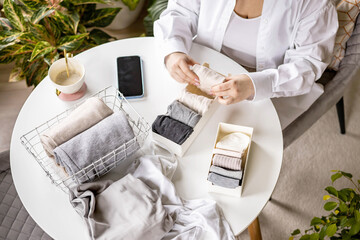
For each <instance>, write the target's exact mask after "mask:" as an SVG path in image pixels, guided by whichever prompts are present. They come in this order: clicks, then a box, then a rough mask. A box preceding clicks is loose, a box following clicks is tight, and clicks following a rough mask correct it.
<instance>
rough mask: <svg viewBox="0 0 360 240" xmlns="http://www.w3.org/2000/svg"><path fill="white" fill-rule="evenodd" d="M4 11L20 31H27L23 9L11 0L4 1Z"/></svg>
mask: <svg viewBox="0 0 360 240" xmlns="http://www.w3.org/2000/svg"><path fill="white" fill-rule="evenodd" d="M4 13H5V16H6V18H7V19H8V20H9V21H10V23H11V25H12V26H13V27H14V28H16V29H17V30H19V31H22V32H23V31H25V29H26V26H25V20H24V16H23V15H22V13H21V9H20V7H19V6H17V5H16V3H14V2H13V1H11V0H5V1H4Z"/></svg>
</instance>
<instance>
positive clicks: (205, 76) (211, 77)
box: [192, 64, 225, 95]
mask: <svg viewBox="0 0 360 240" xmlns="http://www.w3.org/2000/svg"><path fill="white" fill-rule="evenodd" d="M192 70H193V71H194V72H195V73H196V75H198V77H199V80H200V85H199V86H198V88H200V89H201V91H203V92H205V93H207V94H209V95H210V94H211V87H212V86H215V85H218V84H220V83H223V82H224V80H225V77H224V76H223V75H221V74H219V73H217V72H216V71H214V70H212V69H210V68H207V67H205V66H201V65H199V64H195V65H194V66H192Z"/></svg>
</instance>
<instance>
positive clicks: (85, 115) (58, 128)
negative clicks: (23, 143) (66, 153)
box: [40, 97, 113, 157]
mask: <svg viewBox="0 0 360 240" xmlns="http://www.w3.org/2000/svg"><path fill="white" fill-rule="evenodd" d="M112 113H113V111H112V110H111V109H110V108H109V107H108V106H107V105H106V104H105V103H104V102H103V101H102V100H101V99H99V98H97V97H91V98H89V99H87V100H86V101H85V102H84V103H83V104H81V105H80V106H79V107H77V108H76V109H74V110H73V111H72V112H71V113H70V114H69V116H67V117H66V118H65V119H64V120H63V121H61V122H60V123H59V124H57V125H54V126H53V127H52V128H50V129H49V130H47V131H45V132H44V133H43V134H42V135H41V136H40V142H41V143H42V145H43V147H44V150H45V153H46V154H47V155H48V156H49V157H53V156H54V153H53V150H54V149H55V148H56V147H57V146H59V145H61V144H63V143H64V142H66V141H68V140H69V139H71V138H73V137H74V136H76V135H78V134H79V133H81V132H83V131H85V130H86V129H88V128H90V127H92V126H94V125H95V124H96V123H98V122H100V121H101V120H102V119H104V118H106V117H107V116H109V115H111V114H112Z"/></svg>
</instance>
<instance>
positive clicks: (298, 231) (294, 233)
mask: <svg viewBox="0 0 360 240" xmlns="http://www.w3.org/2000/svg"><path fill="white" fill-rule="evenodd" d="M298 234H300V229H295V230H294V231H293V232H292V233H291V236H295V235H298Z"/></svg>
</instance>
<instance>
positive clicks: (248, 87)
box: [211, 74, 255, 105]
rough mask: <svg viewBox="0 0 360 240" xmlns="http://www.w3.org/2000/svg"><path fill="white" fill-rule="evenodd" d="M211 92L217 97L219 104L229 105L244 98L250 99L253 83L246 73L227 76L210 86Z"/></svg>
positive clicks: (253, 91)
mask: <svg viewBox="0 0 360 240" xmlns="http://www.w3.org/2000/svg"><path fill="white" fill-rule="evenodd" d="M211 90H212V94H213V95H214V96H217V97H218V101H219V103H221V104H224V105H229V104H233V103H237V102H240V101H242V100H245V99H252V98H253V96H254V94H255V89H254V85H253V83H252V81H251V79H250V77H249V76H248V75H245V74H240V75H236V76H229V77H227V78H226V79H225V81H224V82H223V83H221V84H218V85H216V86H213V87H212V88H211Z"/></svg>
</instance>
